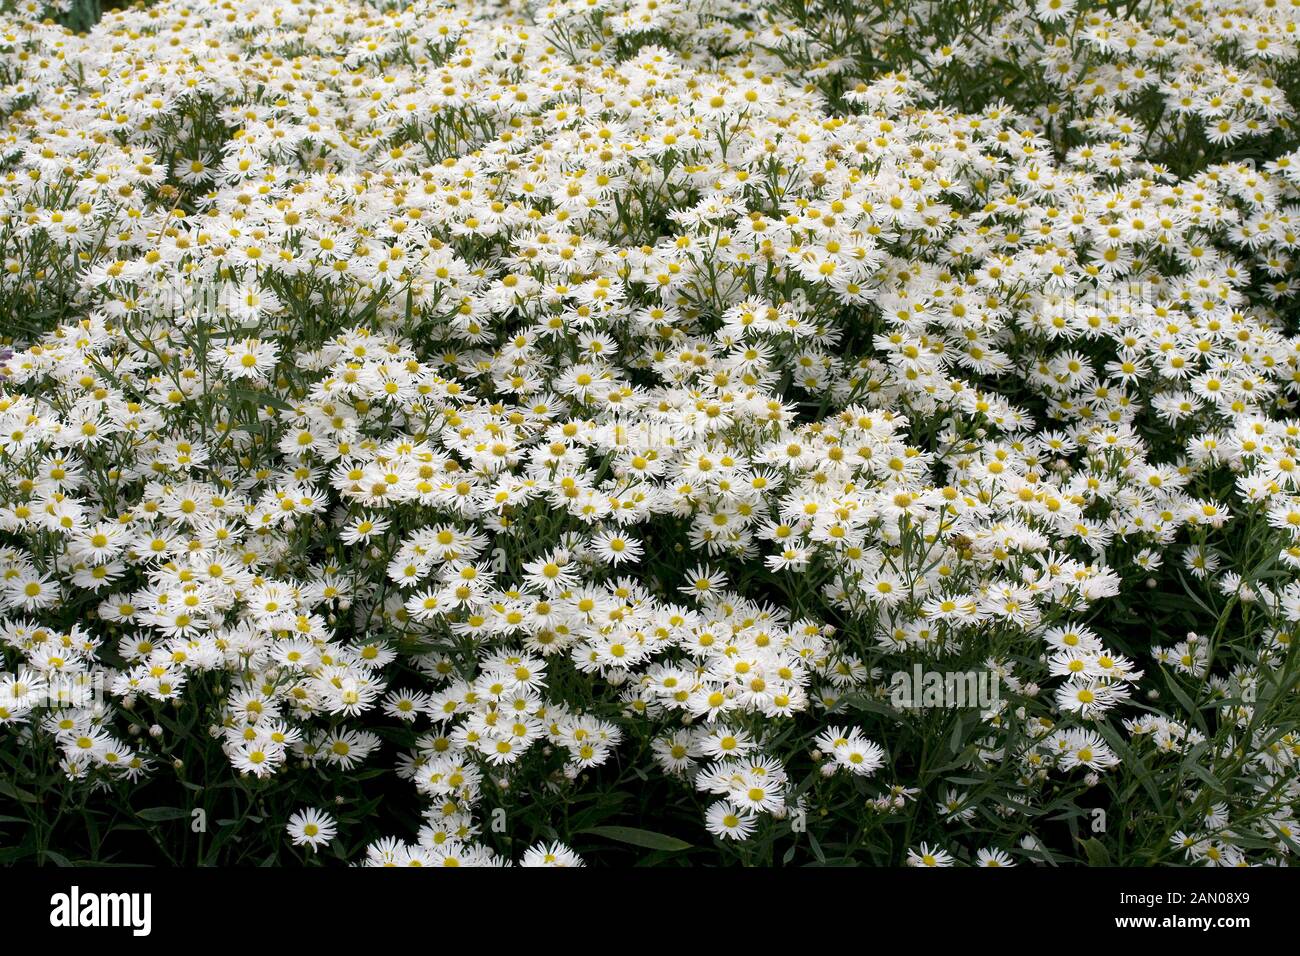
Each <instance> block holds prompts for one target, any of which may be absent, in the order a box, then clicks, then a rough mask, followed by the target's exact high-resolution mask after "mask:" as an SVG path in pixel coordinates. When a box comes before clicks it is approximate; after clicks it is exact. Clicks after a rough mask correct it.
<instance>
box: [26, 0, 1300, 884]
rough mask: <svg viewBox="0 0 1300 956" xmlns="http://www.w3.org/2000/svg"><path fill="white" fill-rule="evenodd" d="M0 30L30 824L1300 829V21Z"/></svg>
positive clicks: (1050, 856) (1296, 16) (1109, 10)
mask: <svg viewBox="0 0 1300 956" xmlns="http://www.w3.org/2000/svg"><path fill="white" fill-rule="evenodd" d="M3 10H4V11H5V12H4V13H3V15H2V16H0V263H2V264H3V269H0V316H3V318H0V336H2V337H3V338H2V340H0V344H3V345H4V347H5V348H4V351H3V352H2V353H0V655H2V656H0V760H2V761H3V764H4V768H5V769H4V774H3V777H4V778H5V779H8V780H12V781H13V783H12V784H6V785H5V788H6V791H12V792H10V793H8V795H9V796H10V797H13V798H15V802H16V804H17V805H18V806H19V807H20V808H21V809H22V812H23V813H25V814H26V816H25V817H18V816H13V817H8V816H6V819H8V820H11V821H12V822H7V823H4V824H0V832H7V833H9V832H12V834H13V835H14V839H12V840H8V839H6V840H5V841H3V845H6V846H10V847H13V848H14V849H12V850H7V851H4V852H5V853H7V854H8V855H9V856H10V857H12V858H13V859H15V860H17V859H24V858H27V857H34V858H39V859H42V860H43V859H44V858H45V857H46V855H48V854H49V853H50V852H51V851H53V852H57V853H59V854H61V855H62V856H63V857H64V858H75V859H77V860H81V859H85V860H96V859H98V858H99V857H100V856H101V855H105V856H106V855H109V854H110V851H111V854H112V855H118V856H120V855H123V854H125V855H127V856H130V855H131V854H146V855H148V854H155V855H160V856H161V858H163V859H165V860H167V861H169V862H171V863H178V864H192V863H212V862H240V861H244V860H248V861H256V862H262V861H266V860H269V861H272V862H274V861H279V862H290V861H299V862H304V863H312V864H315V863H320V862H323V861H326V860H333V861H348V862H352V863H363V864H366V865H399V866H400V865H421V866H428V865H447V866H457V865H507V864H509V865H524V866H581V865H584V864H585V865H602V864H615V863H628V862H632V861H636V860H642V861H646V862H660V863H662V862H682V861H690V862H700V863H738V864H739V863H743V864H749V865H755V864H760V865H783V864H791V863H808V862H819V863H826V862H837V863H877V864H893V865H916V866H950V865H961V866H1011V865H1016V864H1031V863H1040V864H1041V863H1051V864H1059V863H1068V862H1090V863H1106V862H1124V863H1138V864H1158V863H1179V862H1190V863H1196V864H1209V865H1232V864H1284V863H1286V862H1288V861H1289V860H1290V859H1291V855H1292V851H1300V845H1298V844H1297V831H1296V827H1297V824H1296V822H1295V811H1296V808H1297V804H1298V803H1300V787H1298V786H1297V782H1296V760H1297V757H1298V756H1300V700H1298V699H1297V678H1298V677H1300V662H1297V658H1296V653H1295V650H1294V644H1295V641H1294V638H1295V636H1296V635H1297V632H1298V631H1300V416H1297V414H1296V411H1295V403H1296V397H1297V395H1298V394H1300V307H1298V306H1297V304H1296V302H1297V300H1296V292H1297V290H1300V279H1298V276H1300V273H1298V272H1297V266H1296V257H1297V254H1298V252H1300V138H1298V137H1297V135H1296V131H1295V123H1296V120H1297V117H1296V108H1297V106H1300V62H1298V61H1300V2H1297V0H1202V2H1194V3H1192V2H1183V0H1155V2H1154V3H1148V4H1145V5H1138V6H1132V5H1130V6H1127V7H1124V8H1123V9H1122V10H1120V9H1119V8H1118V7H1117V5H1115V4H1105V3H1097V2H1091V0H1078V2H1075V0H1040V2H1037V3H1011V4H1007V3H993V2H984V3H981V2H976V3H973V4H972V3H960V4H957V3H951V2H948V0H903V2H900V3H890V4H883V5H880V9H879V10H877V11H874V12H873V14H872V15H871V16H869V17H868V16H866V15H865V14H864V13H863V11H862V9H861V4H859V3H856V2H851V0H810V2H803V0H799V2H788V0H707V2H688V0H656V2H646V0H539V2H529V3H521V2H514V0H494V2H486V3H483V2H474V3H470V2H467V0H466V2H461V0H456V2H442V0H409V2H407V0H329V2H325V0H303V2H295V3H280V2H277V0H220V2H218V0H195V2H193V3H188V4H184V5H182V4H172V3H166V2H160V3H156V4H153V5H149V6H143V5H141V6H137V7H135V8H132V9H128V10H121V11H115V12H110V13H107V14H105V15H104V17H103V18H102V20H101V21H100V22H99V23H98V24H97V25H94V26H93V27H91V28H89V29H86V27H88V26H89V24H85V25H78V24H76V23H74V22H73V14H74V13H75V12H76V11H79V10H80V7H79V6H75V5H70V6H68V7H67V9H64V8H61V7H58V6H48V7H47V6H43V5H40V4H13V3H9V4H5V5H4V7H3ZM59 18H61V22H60V19H59ZM69 27H73V28H75V30H81V31H82V32H74V29H69ZM41 791H50V792H58V793H60V794H61V795H62V799H63V800H65V801H70V803H69V804H67V805H70V806H73V807H75V809H76V813H75V814H73V816H74V817H77V818H78V819H80V820H90V821H92V822H93V823H94V829H93V832H94V833H95V834H96V835H95V836H94V837H92V838H91V842H90V843H89V844H87V843H85V839H86V833H87V828H86V826H84V825H83V826H81V827H80V829H79V830H77V831H76V832H75V833H73V832H71V831H68V830H67V827H68V824H67V822H66V815H61V819H63V820H64V822H62V823H60V822H59V821H51V820H49V819H46V817H45V814H46V812H47V811H46V808H45V807H44V806H43V805H42V803H41V802H40V801H39V800H37V799H35V797H33V794H34V793H37V792H41ZM196 813H201V814H202V815H203V819H204V820H205V821H206V820H207V817H208V815H211V816H212V822H211V823H210V824H206V826H207V827H208V828H209V829H205V830H203V831H201V833H202V837H203V838H199V836H196V835H195V834H199V833H200V831H199V830H197V829H194V830H192V832H191V831H190V830H186V832H184V833H182V832H181V831H182V829H183V828H184V827H183V823H173V822H169V821H188V820H189V819H190V817H191V816H192V815H193V814H196ZM1108 814H1109V816H1108ZM218 819H220V821H221V822H220V823H218V822H217V821H218ZM126 824H130V825H129V826H126ZM23 834H27V835H28V837H30V838H26V837H24V836H23ZM78 841H81V842H78Z"/></svg>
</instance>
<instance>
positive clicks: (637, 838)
mask: <svg viewBox="0 0 1300 956" xmlns="http://www.w3.org/2000/svg"><path fill="white" fill-rule="evenodd" d="M578 832H579V833H583V834H591V835H592V836H603V837H606V838H607V839H610V840H617V841H618V842H619V843H630V844H632V845H633V846H641V847H645V848H646V849H647V850H666V851H668V852H671V853H675V852H678V851H680V850H690V849H692V846H691V844H689V843H687V842H685V841H684V840H679V839H677V838H676V837H670V836H668V835H667V834H664V833H655V832H654V831H653V830H638V829H637V828H636V827H590V828H588V829H586V830H579V831H578Z"/></svg>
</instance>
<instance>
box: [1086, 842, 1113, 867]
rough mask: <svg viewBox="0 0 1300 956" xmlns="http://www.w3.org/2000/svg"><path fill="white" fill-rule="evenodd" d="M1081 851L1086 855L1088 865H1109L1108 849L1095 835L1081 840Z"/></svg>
mask: <svg viewBox="0 0 1300 956" xmlns="http://www.w3.org/2000/svg"><path fill="white" fill-rule="evenodd" d="M1083 852H1084V853H1086V854H1087V855H1088V865H1089V866H1110V865H1111V861H1110V851H1109V850H1107V849H1106V844H1104V843H1102V842H1101V841H1100V840H1098V839H1097V838H1096V837H1092V838H1091V839H1088V840H1084V841H1083Z"/></svg>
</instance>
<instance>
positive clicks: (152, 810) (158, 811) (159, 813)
mask: <svg viewBox="0 0 1300 956" xmlns="http://www.w3.org/2000/svg"><path fill="white" fill-rule="evenodd" d="M189 815H190V812H189V811H188V810H182V809H181V808H180V807H146V808H145V809H143V810H139V811H137V812H136V816H137V817H139V818H140V819H141V820H148V821H149V822H150V823H161V822H163V821H164V820H183V819H185V818H186V817H188V816H189Z"/></svg>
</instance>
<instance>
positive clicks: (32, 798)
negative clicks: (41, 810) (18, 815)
mask: <svg viewBox="0 0 1300 956" xmlns="http://www.w3.org/2000/svg"><path fill="white" fill-rule="evenodd" d="M0 794H3V795H4V796H6V797H9V798H10V799H11V800H17V801H18V802H19V803H40V800H39V799H38V798H37V796H36V794H34V793H29V792H28V791H26V790H23V789H20V788H19V787H15V786H14V785H13V784H12V783H10V782H9V781H8V780H0Z"/></svg>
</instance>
